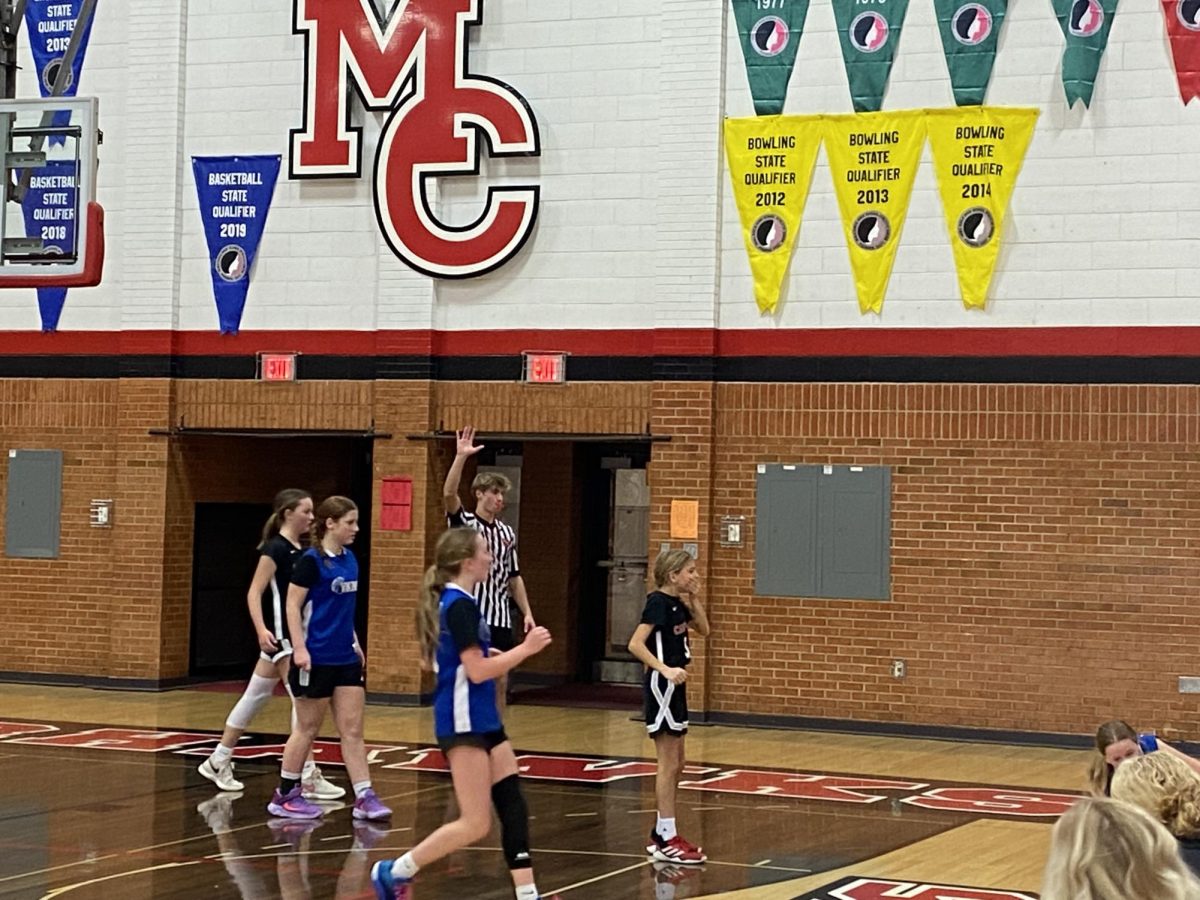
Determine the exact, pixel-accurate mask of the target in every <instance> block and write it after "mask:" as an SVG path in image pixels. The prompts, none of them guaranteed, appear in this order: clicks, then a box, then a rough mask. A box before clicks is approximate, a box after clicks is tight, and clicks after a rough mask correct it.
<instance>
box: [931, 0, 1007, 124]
mask: <svg viewBox="0 0 1200 900" xmlns="http://www.w3.org/2000/svg"><path fill="white" fill-rule="evenodd" d="M933 5H934V7H935V8H936V10H937V18H938V30H939V31H940V32H941V34H942V50H943V51H944V52H945V54H946V67H947V68H948V69H949V70H950V84H951V85H952V86H953V88H954V102H955V103H956V104H957V105H959V106H980V105H982V104H983V100H984V97H985V96H986V95H987V88H988V82H989V81H991V78H992V63H994V62H995V61H996V42H997V41H998V40H999V38H1000V26H1001V25H1003V24H1004V13H1005V12H1007V10H1008V0H933Z"/></svg>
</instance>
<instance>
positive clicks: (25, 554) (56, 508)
mask: <svg viewBox="0 0 1200 900" xmlns="http://www.w3.org/2000/svg"><path fill="white" fill-rule="evenodd" d="M5 496H6V498H7V504H6V509H5V515H4V554H5V555H6V556H11V557H20V558H25V559H55V558H57V557H58V542H59V530H60V524H61V522H60V520H61V516H62V451H61V450H9V451H8V474H7V477H6V479H5Z"/></svg>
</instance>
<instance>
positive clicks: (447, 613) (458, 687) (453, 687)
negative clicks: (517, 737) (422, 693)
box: [433, 584, 501, 738]
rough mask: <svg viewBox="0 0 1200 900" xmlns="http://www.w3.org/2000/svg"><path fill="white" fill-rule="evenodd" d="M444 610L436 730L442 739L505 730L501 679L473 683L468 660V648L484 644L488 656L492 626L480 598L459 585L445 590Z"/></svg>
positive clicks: (441, 608)
mask: <svg viewBox="0 0 1200 900" xmlns="http://www.w3.org/2000/svg"><path fill="white" fill-rule="evenodd" d="M438 605H439V611H438V619H439V623H440V625H441V629H440V634H439V636H438V646H437V657H436V659H435V661H434V662H435V665H436V671H437V692H436V693H435V695H434V699H433V721H434V729H435V732H436V734H437V736H438V737H439V738H448V737H453V736H454V735H456V734H486V733H488V732H489V731H499V730H500V727H501V725H500V710H499V709H498V708H497V706H496V682H495V681H494V680H492V679H490V678H489V679H488V680H487V681H483V682H480V683H479V684H473V683H472V682H471V679H469V678H468V677H467V670H466V669H465V668H464V667H463V664H462V657H461V653H462V651H464V650H466V649H468V648H470V647H478V648H479V649H480V651H481V652H482V653H483V656H484V658H485V659H486V658H487V656H488V650H489V649H490V647H491V631H490V630H489V629H488V624H487V622H485V621H484V619H483V617H482V616H481V615H480V614H479V604H478V601H477V600H476V599H475V598H474V597H473V596H471V595H470V594H468V593H467V592H466V591H464V590H463V589H462V588H460V587H459V586H458V585H454V584H448V585H446V586H445V587H444V588H443V589H442V595H441V600H440V603H439V604H438Z"/></svg>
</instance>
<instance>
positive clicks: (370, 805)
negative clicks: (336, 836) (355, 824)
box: [352, 788, 392, 819]
mask: <svg viewBox="0 0 1200 900" xmlns="http://www.w3.org/2000/svg"><path fill="white" fill-rule="evenodd" d="M391 814H392V811H391V810H390V809H388V808H387V807H386V806H384V805H383V801H382V800H380V799H379V797H377V796H376V795H375V792H374V791H373V790H371V789H370V788H367V790H366V792H365V793H364V794H363V795H362V796H361V797H359V798H358V799H357V800H355V801H354V812H353V813H352V815H353V816H354V818H356V819H386V818H387V817H388V816H390V815H391Z"/></svg>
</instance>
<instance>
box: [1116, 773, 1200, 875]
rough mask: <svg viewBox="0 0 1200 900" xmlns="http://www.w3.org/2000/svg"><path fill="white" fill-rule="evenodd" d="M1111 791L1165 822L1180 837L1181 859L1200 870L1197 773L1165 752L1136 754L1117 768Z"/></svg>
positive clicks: (1199, 801)
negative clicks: (1136, 755)
mask: <svg viewBox="0 0 1200 900" xmlns="http://www.w3.org/2000/svg"><path fill="white" fill-rule="evenodd" d="M1112 795H1113V799H1115V800H1121V801H1123V802H1125V803H1130V804H1132V805H1134V806H1136V807H1138V809H1141V810H1145V811H1146V812H1147V813H1149V814H1150V815H1152V816H1154V818H1156V819H1158V821H1160V822H1162V823H1163V824H1164V825H1165V826H1167V830H1168V831H1169V832H1171V834H1173V835H1175V837H1176V838H1178V839H1179V849H1180V852H1181V854H1182V855H1183V859H1184V861H1185V862H1186V863H1187V864H1188V865H1189V866H1190V867H1191V868H1192V870H1193V871H1200V774H1197V773H1196V772H1195V771H1194V770H1193V769H1192V768H1191V767H1190V766H1189V765H1188V764H1187V763H1186V762H1184V761H1183V760H1182V759H1179V758H1178V757H1176V756H1171V755H1170V754H1167V753H1154V754H1150V755H1147V756H1138V757H1135V758H1134V759H1130V760H1126V761H1125V762H1124V763H1122V764H1121V767H1120V768H1119V769H1117V771H1116V773H1115V774H1114V775H1113V781H1112Z"/></svg>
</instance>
